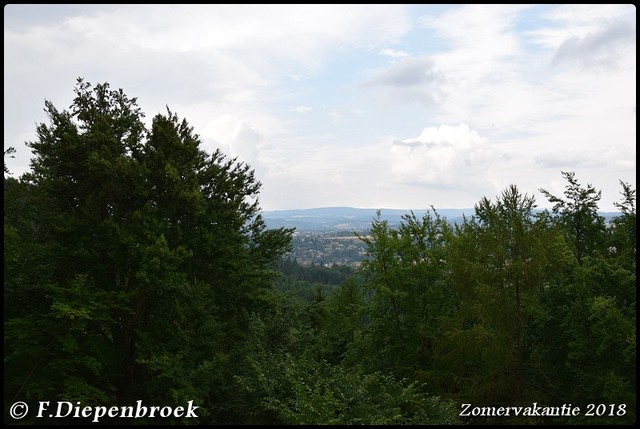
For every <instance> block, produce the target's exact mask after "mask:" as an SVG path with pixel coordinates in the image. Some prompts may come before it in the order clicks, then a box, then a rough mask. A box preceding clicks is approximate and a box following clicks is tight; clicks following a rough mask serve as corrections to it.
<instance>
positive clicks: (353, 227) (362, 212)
mask: <svg viewBox="0 0 640 429" xmlns="http://www.w3.org/2000/svg"><path fill="white" fill-rule="evenodd" d="M436 210H437V212H438V213H439V214H440V215H441V216H443V217H446V218H447V220H449V221H450V222H458V221H462V216H463V214H466V215H467V216H470V215H471V214H473V209H436ZM376 211H377V209H362V208H354V207H320V208H313V209H294V210H273V211H264V212H263V213H262V215H263V217H264V219H265V221H266V223H267V226H268V227H269V228H279V227H283V226H284V227H288V228H291V227H295V228H296V229H297V230H298V231H339V230H347V231H361V230H367V229H369V228H370V227H371V221H372V220H373V219H374V218H375V217H376ZM427 211H431V210H430V209H423V210H413V212H414V213H415V214H416V216H419V217H422V216H423V215H424V214H425V213H426V212H427ZM409 212H410V210H401V209H384V208H383V209H380V214H381V215H382V218H383V219H385V220H387V221H388V222H389V224H390V225H391V226H398V225H400V221H401V219H402V216H404V215H406V214H407V213H409Z"/></svg>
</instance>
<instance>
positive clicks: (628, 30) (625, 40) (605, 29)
mask: <svg viewBox="0 0 640 429" xmlns="http://www.w3.org/2000/svg"><path fill="white" fill-rule="evenodd" d="M635 39H636V28H635V23H633V24H632V23H630V22H625V21H622V20H616V21H611V22H607V23H605V24H604V25H603V26H602V27H600V28H597V29H596V30H594V31H592V32H589V33H587V34H586V35H584V36H572V37H569V38H567V39H566V40H565V41H564V42H562V44H561V45H560V46H559V47H558V49H557V51H556V53H555V55H554V56H553V60H552V63H553V64H554V65H558V64H562V63H578V64H581V65H583V66H584V67H587V68H588V67H594V66H598V65H614V64H616V63H617V62H618V60H619V59H620V58H621V57H622V56H623V51H621V49H623V48H624V47H627V46H628V47H631V46H633V47H634V49H635Z"/></svg>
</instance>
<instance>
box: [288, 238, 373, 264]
mask: <svg viewBox="0 0 640 429" xmlns="http://www.w3.org/2000/svg"><path fill="white" fill-rule="evenodd" d="M365 234H366V231H360V232H358V235H360V236H364V235H365ZM292 245H293V250H292V251H291V253H290V254H288V255H287V256H288V257H289V258H291V259H295V260H297V261H298V263H300V264H301V265H311V264H314V265H323V266H327V267H330V266H332V265H334V264H337V265H346V266H350V267H357V266H359V265H360V263H361V262H362V261H363V260H364V259H365V252H366V245H365V243H364V242H363V241H362V240H361V239H360V238H359V237H358V236H357V235H356V232H353V231H323V232H320V231H296V232H295V233H294V235H293V241H292Z"/></svg>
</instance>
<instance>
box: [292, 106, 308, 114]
mask: <svg viewBox="0 0 640 429" xmlns="http://www.w3.org/2000/svg"><path fill="white" fill-rule="evenodd" d="M294 110H295V112H297V113H307V112H310V111H312V110H313V107H309V106H296V107H295V109H294Z"/></svg>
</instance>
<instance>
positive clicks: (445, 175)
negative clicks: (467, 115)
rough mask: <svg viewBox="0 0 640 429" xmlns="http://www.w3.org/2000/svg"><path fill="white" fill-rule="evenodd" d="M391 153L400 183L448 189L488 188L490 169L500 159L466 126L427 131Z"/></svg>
mask: <svg viewBox="0 0 640 429" xmlns="http://www.w3.org/2000/svg"><path fill="white" fill-rule="evenodd" d="M389 151H390V153H391V157H392V172H393V174H394V176H395V178H396V179H397V180H398V181H399V182H400V183H418V184H425V185H428V186H434V187H436V186H443V187H446V188H462V187H466V188H468V187H469V186H471V187H473V188H476V187H478V186H479V187H480V188H482V187H486V185H487V183H488V182H487V179H486V177H485V176H486V174H487V169H488V167H489V165H490V164H492V163H494V162H495V161H496V160H497V158H498V156H499V155H498V154H496V153H495V151H494V150H493V149H491V147H490V145H489V144H488V142H487V139H486V138H482V137H481V136H480V135H479V134H478V132H476V131H475V130H472V129H470V128H469V126H468V125H466V124H460V125H457V126H452V125H446V124H443V125H440V126H438V127H428V128H425V129H424V130H423V131H422V133H420V135H419V136H418V137H416V138H411V139H404V140H399V141H396V142H394V143H393V145H392V146H391V148H390V149H389ZM463 172H464V173H463Z"/></svg>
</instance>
